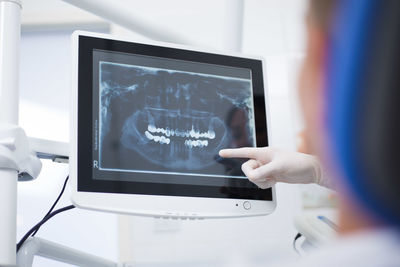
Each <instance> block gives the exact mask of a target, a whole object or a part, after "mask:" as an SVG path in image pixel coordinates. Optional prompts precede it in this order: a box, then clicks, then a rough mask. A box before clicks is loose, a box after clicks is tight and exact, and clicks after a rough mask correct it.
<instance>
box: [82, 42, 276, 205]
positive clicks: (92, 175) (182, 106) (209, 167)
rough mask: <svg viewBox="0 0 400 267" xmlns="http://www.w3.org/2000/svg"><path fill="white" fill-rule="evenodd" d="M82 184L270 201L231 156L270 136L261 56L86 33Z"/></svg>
mask: <svg viewBox="0 0 400 267" xmlns="http://www.w3.org/2000/svg"><path fill="white" fill-rule="evenodd" d="M78 43H79V45H78V61H77V66H78V68H77V115H76V120H77V121H76V122H75V123H76V125H77V129H76V135H77V141H76V143H77V144H76V145H77V150H76V154H77V162H76V164H77V170H76V171H77V191H79V192H104V193H117V194H141V195H160V196H184V197H206V198H227V199H232V198H233V199H251V200H266V201H272V200H273V194H272V189H267V190H261V189H259V188H257V186H255V185H254V184H252V183H251V182H249V181H248V179H247V178H246V177H245V176H244V174H243V172H242V170H241V164H242V163H243V162H245V161H246V160H247V159H224V158H221V157H219V155H218V152H219V150H221V149H224V148H239V147H256V146H267V145H268V132H267V116H266V107H265V96H264V82H263V64H262V61H261V60H260V59H253V58H245V57H237V56H230V55H222V54H216V53H209V52H200V51H192V50H187V49H181V48H174V47H166V46H157V45H150V44H140V43H134V42H126V41H120V40H111V39H107V38H99V37H93V36H82V35H80V36H79V38H78Z"/></svg>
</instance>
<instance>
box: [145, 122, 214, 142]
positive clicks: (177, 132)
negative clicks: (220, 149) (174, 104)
mask: <svg viewBox="0 0 400 267" xmlns="http://www.w3.org/2000/svg"><path fill="white" fill-rule="evenodd" d="M147 130H148V131H149V132H150V133H162V134H164V135H165V136H167V137H170V136H179V137H191V138H197V139H198V138H208V139H214V138H215V132H214V131H213V130H208V131H207V132H200V131H196V130H194V127H193V126H192V129H191V130H187V131H180V130H178V129H175V130H174V129H169V128H168V127H167V128H166V129H164V128H157V127H156V126H154V125H152V124H149V125H148V126H147Z"/></svg>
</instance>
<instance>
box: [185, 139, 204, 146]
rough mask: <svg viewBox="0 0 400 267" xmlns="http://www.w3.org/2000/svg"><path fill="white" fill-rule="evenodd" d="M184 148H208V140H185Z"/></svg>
mask: <svg viewBox="0 0 400 267" xmlns="http://www.w3.org/2000/svg"><path fill="white" fill-rule="evenodd" d="M185 146H188V147H190V148H192V147H205V146H208V140H185Z"/></svg>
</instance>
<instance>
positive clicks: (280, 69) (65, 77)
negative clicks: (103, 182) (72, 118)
mask: <svg viewBox="0 0 400 267" xmlns="http://www.w3.org/2000/svg"><path fill="white" fill-rule="evenodd" d="M46 1H47V2H49V1H50V0H46ZM46 1H44V0H42V1H38V2H37V3H36V4H35V6H36V9H38V8H37V7H38V5H40V3H42V4H43V5H44V4H45V3H46ZM26 2H28V1H26ZM29 2H30V4H28V10H27V11H26V12H27V14H29V16H28V15H27V16H26V19H25V22H26V24H25V29H26V32H25V33H24V34H23V37H22V47H21V50H22V55H21V107H20V122H21V125H22V126H23V127H24V128H25V129H26V131H27V133H28V135H31V136H36V137H41V138H49V139H53V140H60V141H66V140H68V101H69V100H68V99H69V81H70V76H69V74H70V72H69V66H70V65H69V64H70V54H69V40H68V36H67V34H68V33H69V32H68V31H70V28H71V27H72V26H71V25H73V21H74V20H73V19H72V20H71V16H72V17H74V16H76V21H80V23H81V24H80V25H81V26H82V27H88V23H87V21H91V24H90V25H91V27H93V25H106V24H104V22H103V21H101V20H96V18H93V17H90V16H89V17H85V15H84V14H81V13H79V14H78V13H75V12H77V11H76V10H74V9H72V11H71V10H70V9H69V8H68V10H69V11H68V12H70V13H68V12H67V13H68V14H69V15H64V17H66V18H68V19H65V20H61V22H60V20H57V19H54V18H55V17H57V16H55V14H58V13H57V12H61V10H64V8H65V6H63V5H61V6H56V7H53V9H51V8H50V9H49V11H48V12H47V13H46V12H44V13H43V9H38V10H41V11H40V12H42V13H40V14H41V16H42V17H43V20H42V22H43V23H42V24H41V22H40V20H34V19H32V16H33V15H32V14H35V12H39V11H37V10H36V11H35V10H34V9H29V5H32V2H31V1H29ZM126 3H127V4H128V5H129V8H132V10H133V11H135V12H139V13H140V14H141V15H143V16H146V17H147V18H149V19H154V20H157V21H158V22H162V23H165V24H166V25H167V26H169V27H171V28H174V29H176V30H177V31H178V32H179V33H181V34H185V35H188V36H189V37H190V38H192V39H194V40H197V41H199V42H202V43H206V44H207V45H208V46H210V47H214V48H217V49H223V47H224V30H225V28H226V25H224V18H225V17H224V9H225V1H223V0H203V1H184V0H169V1H165V0H148V1H139V0H134V1H133V0H131V1H126ZM305 7H306V0H281V1H275V0H247V1H245V14H244V39H243V51H244V52H245V53H248V54H255V55H261V56H264V57H265V58H266V59H267V70H268V72H267V76H268V78H267V81H268V83H267V84H268V94H269V96H270V109H271V117H272V144H274V145H275V146H279V147H285V148H288V149H294V146H295V139H294V135H295V132H294V129H295V128H296V127H295V126H294V125H295V124H294V116H293V112H292V111H293V109H292V104H291V101H290V96H291V92H293V87H294V84H295V82H294V81H295V76H296V71H292V70H293V69H296V65H297V64H298V63H296V62H298V60H296V58H299V57H301V55H302V53H303V50H304V29H303V15H304V10H305ZM61 13H62V12H61ZM61 13H60V14H61ZM46 14H47V15H46ZM74 14H75V15H74ZM67 20H69V21H67ZM49 21H50V22H49ZM51 21H52V22H51ZM62 21H64V22H65V23H64V24H63V23H62ZM71 21H72V22H71ZM82 21H86V22H85V23H86V24H85V23H83V22H82ZM35 23H36V24H35ZM52 23H53V24H52ZM71 23H72V24H71ZM77 23H78V22H77ZM55 24H57V25H58V26H57V27H53V28H52V29H53V30H52V31H48V30H47V31H43V30H45V29H46V26H49V25H55ZM32 25H34V26H35V25H36V26H35V27H33V26H32ZM38 25H39V26H38ZM60 25H63V26H62V27H60ZM68 25H69V26H68ZM73 27H76V26H73ZM49 28H51V27H49ZM100 28H101V27H100ZM60 29H63V30H60ZM112 29H113V32H115V33H119V34H128V33H127V32H126V31H124V30H123V29H121V28H119V27H115V26H113V27H112ZM38 30H41V31H38ZM103 30H104V29H103ZM28 31H29V32H28ZM135 36H136V37H138V36H137V35H135ZM138 38H139V37H138ZM66 174H67V168H66V166H63V165H61V164H55V163H49V162H46V163H45V164H44V167H43V171H42V173H41V175H40V177H39V178H38V179H37V180H36V181H34V182H28V183H20V184H19V207H18V216H19V224H18V236H19V237H20V236H21V235H22V234H23V233H24V232H25V231H27V230H28V229H29V228H30V227H31V226H32V225H33V224H34V223H35V222H37V221H38V220H39V219H40V218H41V217H42V216H43V215H44V214H45V212H46V211H47V209H48V208H49V207H50V205H51V204H52V201H53V200H54V199H55V198H56V196H57V194H58V191H59V189H60V188H61V186H62V183H63V179H64V177H65V175H66ZM67 195H68V194H66V196H65V197H64V199H63V201H62V203H61V204H60V206H61V205H67V204H68V203H69V200H68V196H67ZM277 197H278V208H277V210H276V212H275V213H274V214H272V215H270V216H267V217H260V218H247V219H233V220H210V221H166V220H162V219H161V220H156V219H151V218H137V217H130V218H129V219H126V218H119V219H117V216H115V215H110V214H103V213H96V212H89V211H80V210H73V211H68V212H66V213H65V214H60V215H58V216H57V217H56V218H54V219H52V220H51V221H49V222H48V223H47V224H46V225H45V226H44V227H43V229H41V230H40V232H39V233H38V236H41V237H44V238H48V239H49V240H52V241H55V242H60V243H62V244H66V245H70V246H73V247H75V248H78V249H83V250H84V251H87V252H92V253H95V254H98V255H102V256H104V257H107V258H110V259H114V260H116V259H117V257H120V258H121V259H123V260H133V259H134V260H135V261H137V262H139V263H143V264H144V263H147V264H151V263H157V262H158V263H164V264H165V265H167V264H168V263H169V262H175V263H176V262H182V261H188V262H191V263H192V264H195V263H199V264H201V263H204V264H205V265H208V264H209V263H210V262H221V261H226V260H227V259H229V258H231V259H232V257H233V255H236V259H237V257H241V256H243V258H244V259H245V260H259V259H261V258H263V259H264V260H271V259H272V260H273V259H276V258H277V257H278V256H280V255H282V254H283V255H285V256H286V257H292V256H293V252H292V250H291V242H292V238H293V237H294V234H295V230H294V228H293V225H292V216H293V214H294V213H296V212H298V211H299V210H300V208H301V205H300V196H299V191H298V188H297V187H296V186H291V185H278V186H277ZM118 224H119V225H120V226H121V227H123V228H121V229H123V230H124V231H123V232H121V231H120V232H119V233H118V231H117V226H118ZM118 248H119V253H118ZM271 255H272V256H271ZM184 265H185V264H184ZM35 266H58V265H56V264H54V263H53V262H50V261H47V260H42V259H38V260H37V262H36V263H35ZM59 266H63V265H61V264H60V265H59ZM146 266H147V265H146ZM148 266H150V265H148ZM199 266H200V265H199Z"/></svg>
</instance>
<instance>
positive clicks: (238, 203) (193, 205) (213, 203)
mask: <svg viewBox="0 0 400 267" xmlns="http://www.w3.org/2000/svg"><path fill="white" fill-rule="evenodd" d="M80 35H84V36H91V37H98V38H106V39H114V40H122V41H128V42H129V41H130V42H135V40H129V39H124V38H117V37H115V36H111V35H106V34H98V33H89V32H81V31H77V32H75V33H74V34H73V36H72V58H73V63H72V66H73V70H72V73H73V78H72V94H71V100H72V101H71V113H70V118H71V120H70V122H71V125H70V129H71V133H70V138H71V140H70V144H71V153H70V161H69V163H70V178H71V179H70V184H71V186H72V189H73V194H72V202H73V203H74V205H76V206H77V207H80V208H86V209H92V210H102V211H109V212H116V213H124V214H133V215H141V216H154V217H169V218H172V217H174V218H176V217H178V218H191V219H195V218H225V217H246V216H260V215H267V214H270V213H272V212H273V211H274V209H275V207H276V197H275V187H272V198H273V200H272V201H262V200H245V199H223V198H205V197H179V196H161V195H138V194H116V193H91V192H82V191H78V190H77V166H78V164H77V144H78V140H77V134H78V129H77V122H78V117H77V116H78V114H77V110H78V107H77V103H78V37H79V36H80ZM142 43H143V42H142ZM147 44H152V45H159V46H167V47H173V48H180V49H187V50H195V51H201V52H208V53H218V54H221V52H220V51H212V50H200V49H198V48H196V49H194V48H192V47H187V46H182V45H173V44H169V43H161V42H151V43H147ZM224 54H225V55H231V56H240V57H243V55H242V54H232V53H231V54H226V53H224ZM246 57H247V58H255V59H258V60H262V59H260V58H259V57H249V56H246ZM263 68H264V77H265V64H264V62H263ZM264 81H265V80H264ZM264 84H266V83H264ZM265 97H266V99H265V100H266V107H267V106H268V101H267V100H268V98H267V95H265ZM266 112H267V113H266V116H267V126H268V125H269V122H270V120H269V111H268V108H267V109H266ZM268 134H269V135H270V133H269V131H268ZM269 140H271V138H270V136H269Z"/></svg>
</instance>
